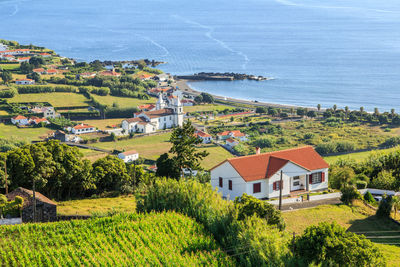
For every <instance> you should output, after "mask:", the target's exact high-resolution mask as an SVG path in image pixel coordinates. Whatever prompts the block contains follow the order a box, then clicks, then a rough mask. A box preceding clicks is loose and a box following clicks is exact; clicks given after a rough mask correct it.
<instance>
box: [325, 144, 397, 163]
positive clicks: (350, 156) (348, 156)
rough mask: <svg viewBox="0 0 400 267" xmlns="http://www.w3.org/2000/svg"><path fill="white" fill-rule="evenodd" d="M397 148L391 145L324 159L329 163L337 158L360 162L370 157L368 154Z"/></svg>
mask: <svg viewBox="0 0 400 267" xmlns="http://www.w3.org/2000/svg"><path fill="white" fill-rule="evenodd" d="M399 149H400V148H399V147H393V148H388V149H382V150H372V151H366V152H358V153H349V154H345V155H339V156H330V157H324V159H325V160H326V161H327V162H328V163H329V164H334V163H336V162H337V161H338V160H354V161H356V162H361V161H364V160H366V159H368V157H370V156H373V155H384V154H388V153H391V152H394V151H397V150H399Z"/></svg>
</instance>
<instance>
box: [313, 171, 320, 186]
mask: <svg viewBox="0 0 400 267" xmlns="http://www.w3.org/2000/svg"><path fill="white" fill-rule="evenodd" d="M310 180H311V184H319V183H321V182H322V172H316V173H313V174H311V179H310Z"/></svg>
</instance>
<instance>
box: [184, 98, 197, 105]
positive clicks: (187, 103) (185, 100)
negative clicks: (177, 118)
mask: <svg viewBox="0 0 400 267" xmlns="http://www.w3.org/2000/svg"><path fill="white" fill-rule="evenodd" d="M181 102H182V104H183V105H184V106H194V103H195V102H194V101H193V100H190V99H182V101H181Z"/></svg>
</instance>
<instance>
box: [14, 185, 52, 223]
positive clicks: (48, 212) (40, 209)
mask: <svg viewBox="0 0 400 267" xmlns="http://www.w3.org/2000/svg"><path fill="white" fill-rule="evenodd" d="M16 196H20V197H22V198H23V199H24V203H23V206H22V222H32V221H33V219H34V214H33V206H34V201H33V192H32V191H31V190H28V189H25V188H22V187H18V188H17V189H15V190H14V191H12V192H11V193H8V194H7V195H6V197H7V199H8V201H13V200H14V199H15V197H16ZM35 199H36V220H35V221H36V222H52V221H56V219H57V204H56V203H55V202H53V201H51V200H50V199H48V198H47V197H45V196H44V195H42V194H41V193H39V192H35Z"/></svg>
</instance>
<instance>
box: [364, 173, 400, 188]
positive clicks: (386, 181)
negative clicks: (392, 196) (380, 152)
mask: <svg viewBox="0 0 400 267" xmlns="http://www.w3.org/2000/svg"><path fill="white" fill-rule="evenodd" d="M370 187H372V188H379V189H386V190H397V189H398V188H399V181H398V180H397V179H396V177H394V176H393V173H392V172H391V171H387V170H382V171H381V172H379V173H378V175H377V176H376V177H375V178H374V179H372V181H371V182H370Z"/></svg>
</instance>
